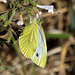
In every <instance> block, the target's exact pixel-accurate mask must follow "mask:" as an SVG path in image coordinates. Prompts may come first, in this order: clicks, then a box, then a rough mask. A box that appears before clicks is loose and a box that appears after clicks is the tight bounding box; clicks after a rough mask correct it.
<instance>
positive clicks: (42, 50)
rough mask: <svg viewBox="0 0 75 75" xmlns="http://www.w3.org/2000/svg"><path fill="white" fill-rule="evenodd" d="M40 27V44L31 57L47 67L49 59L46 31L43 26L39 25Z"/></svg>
mask: <svg viewBox="0 0 75 75" xmlns="http://www.w3.org/2000/svg"><path fill="white" fill-rule="evenodd" d="M37 27H38V44H37V48H36V50H35V53H34V55H33V56H32V57H31V59H32V60H33V62H34V63H35V64H37V65H39V66H40V67H42V68H43V67H45V65H46V60H47V47H46V39H45V35H44V31H43V28H42V26H41V25H40V26H39V25H37Z"/></svg>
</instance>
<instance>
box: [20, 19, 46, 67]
mask: <svg viewBox="0 0 75 75" xmlns="http://www.w3.org/2000/svg"><path fill="white" fill-rule="evenodd" d="M19 46H20V49H21V52H22V54H23V55H24V56H25V57H27V58H31V59H32V61H33V62H34V63H35V64H36V65H38V66H40V67H42V68H44V67H45V65H46V60H47V46H46V39H45V35H44V31H43V28H42V26H41V23H37V21H36V20H34V21H33V22H32V23H30V25H27V26H25V28H24V29H23V32H22V33H21V35H20V36H19Z"/></svg>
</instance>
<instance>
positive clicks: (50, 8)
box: [36, 5, 54, 14]
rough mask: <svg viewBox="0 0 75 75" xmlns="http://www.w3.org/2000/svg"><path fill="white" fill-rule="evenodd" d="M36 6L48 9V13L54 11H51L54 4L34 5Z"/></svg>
mask: <svg viewBox="0 0 75 75" xmlns="http://www.w3.org/2000/svg"><path fill="white" fill-rule="evenodd" d="M36 6H37V7H39V8H42V9H45V10H48V12H49V13H50V12H52V14H53V13H54V11H53V8H54V6H53V5H36Z"/></svg>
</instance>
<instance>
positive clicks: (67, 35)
mask: <svg viewBox="0 0 75 75" xmlns="http://www.w3.org/2000/svg"><path fill="white" fill-rule="evenodd" d="M45 36H46V37H47V38H55V39H56V38H63V39H64V38H68V37H69V36H70V34H67V33H62V34H51V33H50V34H49V33H45Z"/></svg>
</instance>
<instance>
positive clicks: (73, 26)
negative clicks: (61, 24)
mask: <svg viewBox="0 0 75 75" xmlns="http://www.w3.org/2000/svg"><path fill="white" fill-rule="evenodd" d="M69 6H70V12H71V25H70V31H71V32H73V31H75V14H74V10H73V4H72V1H71V0H70V1H69Z"/></svg>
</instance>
